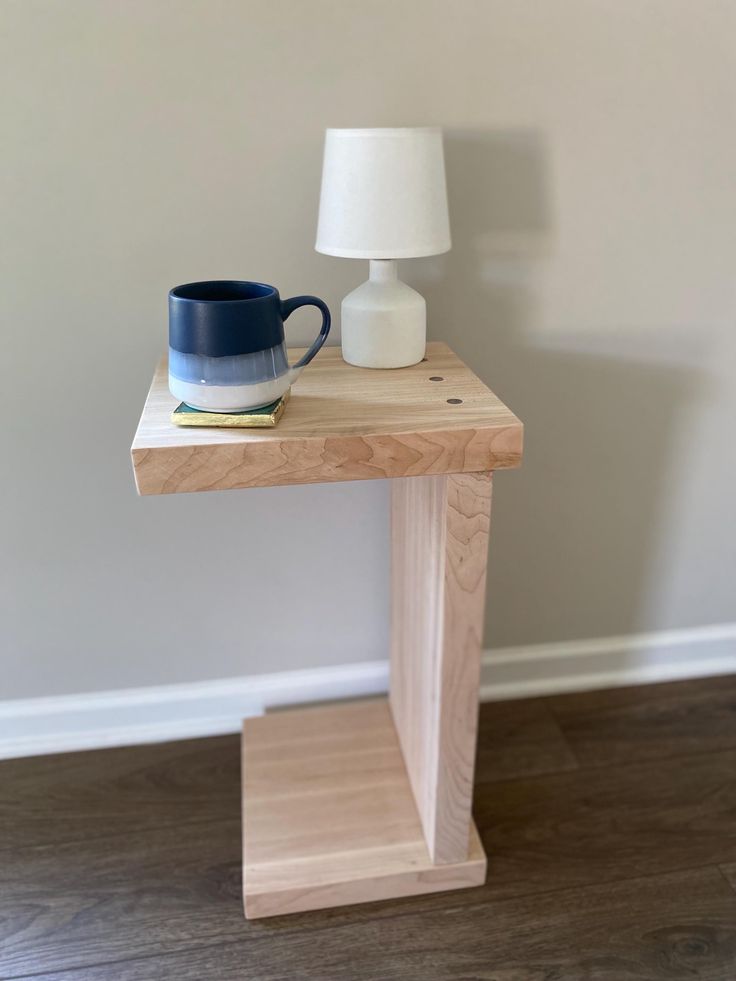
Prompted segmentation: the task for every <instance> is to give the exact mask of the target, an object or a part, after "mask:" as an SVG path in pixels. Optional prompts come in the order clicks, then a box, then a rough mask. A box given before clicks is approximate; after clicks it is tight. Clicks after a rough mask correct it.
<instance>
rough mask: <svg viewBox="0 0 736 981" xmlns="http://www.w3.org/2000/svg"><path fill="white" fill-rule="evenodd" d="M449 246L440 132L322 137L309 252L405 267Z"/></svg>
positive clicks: (350, 132) (344, 132) (331, 132)
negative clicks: (402, 262) (411, 260)
mask: <svg viewBox="0 0 736 981" xmlns="http://www.w3.org/2000/svg"><path fill="white" fill-rule="evenodd" d="M450 245H451V243H450V222H449V218H448V214H447V190H446V187H445V161H444V155H443V152H442V130H441V129H439V128H438V127H426V128H425V127H422V128H416V129H414V128H404V129H328V130H327V132H326V134H325V156H324V165H323V168H322V194H321V198H320V205H319V223H318V226H317V243H316V245H315V248H316V250H317V252H324V253H325V254H326V255H336V256H346V257H348V258H353V259H407V258H410V257H412V256H423V255H438V254H439V253H440V252H447V250H448V249H449V248H450Z"/></svg>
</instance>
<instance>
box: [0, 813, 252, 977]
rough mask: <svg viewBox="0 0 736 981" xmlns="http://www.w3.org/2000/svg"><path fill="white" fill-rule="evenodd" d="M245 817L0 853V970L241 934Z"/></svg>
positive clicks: (56, 966) (108, 957)
mask: <svg viewBox="0 0 736 981" xmlns="http://www.w3.org/2000/svg"><path fill="white" fill-rule="evenodd" d="M241 857H242V852H241V835H240V820H239V818H235V819H230V820H228V821H222V822H219V823H218V822H211V823H195V824H189V825H183V826H181V827H180V828H177V829H171V828H162V829H158V830H153V831H143V832H132V833H131V834H130V835H125V836H119V837H100V838H91V839H89V840H88V841H75V842H68V843H65V844H59V845H57V844H54V845H37V846H34V847H32V848H26V849H21V850H18V851H5V852H3V853H2V854H1V855H0V977H2V978H5V977H11V976H15V975H22V974H28V973H38V972H39V971H48V970H52V969H53V970H60V969H63V968H67V967H75V966H78V965H83V964H89V963H98V964H99V963H105V962H109V961H116V960H119V959H121V958H126V957H131V956H142V955H148V954H155V953H160V952H162V951H174V950H186V949H187V948H189V947H192V946H197V945H200V946H201V945H202V944H203V943H205V942H207V941H208V940H212V938H213V937H217V938H219V939H227V938H228V937H236V938H239V937H241V936H242V924H243V913H242V905H241V888H240V886H241Z"/></svg>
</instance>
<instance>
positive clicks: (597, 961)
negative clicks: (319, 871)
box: [0, 678, 736, 981]
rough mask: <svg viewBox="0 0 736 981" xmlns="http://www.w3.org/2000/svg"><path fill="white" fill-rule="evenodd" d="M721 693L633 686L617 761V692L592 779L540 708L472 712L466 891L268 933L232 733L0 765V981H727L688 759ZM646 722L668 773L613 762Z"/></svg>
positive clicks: (729, 755) (699, 788)
mask: <svg viewBox="0 0 736 981" xmlns="http://www.w3.org/2000/svg"><path fill="white" fill-rule="evenodd" d="M733 680H734V679H723V678H713V679H709V680H708V681H698V682H686V683H677V684H672V685H656V686H650V687H645V688H642V689H641V692H642V697H646V698H647V699H648V706H649V707H648V712H649V714H650V715H651V717H652V725H651V728H649V729H647V728H646V727H645V726H644V725H643V724H642V725H641V726H638V727H637V733H638V735H637V737H636V738H632V739H631V741H630V742H629V744H628V745H629V756H630V758H631V759H630V760H622V761H621V762H619V763H616V765H607V764H606V763H605V761H604V760H605V757H604V755H603V750H604V748H605V743H606V741H607V739H608V738H609V735H610V738H611V740H612V744H613V745H614V746H615V745H616V744H617V743H618V740H619V734H618V733H617V732H616V731H614V730H612V729H611V728H610V720H609V718H608V712H607V709H608V708H611V709H614V708H616V707H620V690H618V691H612V692H608V693H597V694H596V698H597V702H596V710H597V712H598V713H599V715H600V717H601V732H600V738H598V739H596V740H595V742H596V744H597V746H598V748H599V750H600V753H601V755H600V757H599V758H600V760H601V762H600V763H598V764H595V767H594V768H592V769H591V768H588V769H584V768H581V769H577V770H571V769H570V765H571V759H570V755H569V751H568V750H566V748H565V741H564V738H563V737H562V735H561V733H560V731H559V728H558V727H557V726H556V723H555V722H554V719H553V717H552V716H551V715H550V712H549V703H550V700H549V699H534V700H527V701H524V702H508V703H495V704H488V705H485V706H483V707H482V709H481V713H480V733H479V746H480V751H479V759H478V781H477V782H476V797H475V815H476V819H477V820H478V825H479V829H480V832H481V836H482V838H483V840H484V843H485V845H486V847H487V848H488V850H489V856H490V874H489V876H488V879H487V881H486V883H485V885H483V886H480V887H478V888H476V889H466V890H462V891H459V892H454V893H442V892H440V893H434V894H431V895H424V896H418V897H414V898H411V897H409V898H403V899H392V900H388V901H385V902H378V903H368V904H365V905H362V906H346V907H337V908H334V909H330V910H325V911H320V912H311V913H310V912H305V913H301V914H300V913H297V914H292V915H290V916H286V917H282V918H275V919H273V918H266V919H262V920H251V921H248V922H245V921H244V920H243V914H242V902H241V890H240V865H241V859H242V849H241V841H240V818H239V814H240V795H239V794H238V787H237V784H238V778H237V769H236V768H237V767H238V765H239V756H240V739H239V738H238V737H235V736H233V737H217V738H212V739H202V740H192V741H189V742H183V743H170V744H165V745H158V746H138V747H131V748H126V749H114V750H105V751H100V752H96V751H95V752H84V753H76V754H65V755H63V756H55V757H48V758H45V759H44V758H32V759H26V760H8V761H4V762H0V845H1V846H2V851H0V977H2V978H3V979H6V978H17V977H21V976H23V977H36V978H37V981H38V977H39V976H42V977H44V978H46V979H47V981H50V979H51V978H58V979H59V981H109V979H111V978H115V979H116V981H159V979H160V981H170V979H171V978H177V979H181V981H188V979H195V978H196V979H197V981H203V979H208V978H213V979H214V978H217V979H218V981H220V979H222V981H228V979H229V978H245V979H248V978H253V979H258V981H272V979H273V981H275V979H278V981H284V979H286V978H289V979H292V978H300V979H301V978H305V979H309V978H314V979H315V981H317V979H319V981H331V979H332V978H336V979H337V978H339V979H341V981H350V979H375V981H379V979H380V981H388V979H389V978H391V979H393V978H404V979H410V981H434V979H437V981H439V979H440V978H442V979H449V978H455V979H457V981H466V979H469V978H478V979H480V978H483V979H490V978H493V979H498V981H550V979H552V978H559V979H560V981H563V979H564V981H624V979H625V981H669V979H684V978H698V979H701V981H702V979H710V981H732V979H733V978H734V977H736V955H735V953H734V941H733V930H734V925H735V924H736V913H735V912H734V909H735V907H734V901H736V895H734V893H733V892H730V891H729V887H728V885H727V879H730V881H731V883H732V884H733V885H736V847H735V844H734V814H736V801H735V799H734V789H733V785H734V774H735V773H736V755H735V754H734V751H733V750H728V749H721V750H718V751H714V750H712V749H709V748H707V747H708V745H716V743H714V742H709V740H710V737H709V735H708V730H707V716H708V712H707V708H706V699H707V692H708V690H710V694H711V697H712V699H713V715H714V717H719V718H720V719H721V722H720V723H719V725H720V726H723V725H724V723H725V719H726V717H725V716H724V714H723V709H722V701H721V692H722V690H723V689H724V687H725V686H726V684H730V683H732V682H733ZM630 697H631V698H632V699H633V694H632V693H630ZM691 697H695V698H696V699H697V702H698V707H697V709H696V710H695V711H691V705H692V703H691ZM555 700H556V699H555ZM570 700H571V701H570V702H569V704H568V709H569V710H570V712H571V713H572V708H573V703H574V702H575V701H576V700H578V701H579V704H580V710H581V716H582V715H583V714H588V710H589V708H590V703H589V702H588V696H587V695H583V694H580V695H574V696H570ZM658 706H659V707H658ZM678 706H679V709H678ZM660 712H661V715H662V718H663V720H664V732H665V734H666V742H667V745H668V747H669V749H668V753H669V752H670V751H672V752H675V753H676V752H677V750H678V747H679V748H681V749H682V750H683V754H684V755H683V756H681V757H678V756H676V755H671V756H669V758H666V759H652V760H650V761H645V762H632V761H634V760H636V758H637V755H638V754H639V753H640V752H641V753H645V752H646V747H647V745H648V743H649V742H650V741H651V740H654V739H656V731H657V718H658V717H659V715H660ZM589 714H590V717H591V721H590V722H589V723H586V733H587V735H586V741H588V740H592V739H593V735H594V726H595V721H594V720H595V713H593V712H590V713H589ZM278 718H279V725H280V726H283V727H284V730H283V731H282V732H281V733H280V737H281V736H283V737H286V738H288V737H289V731H290V728H289V727H290V726H291V725H292V721H293V720H290V718H289V713H283V716H281V715H279V717H278ZM272 719H273V721H274V722H276V720H277V716H276V715H274V716H272ZM700 727H703V730H704V735H705V739H706V742H705V745H706V749H705V750H704V751H703V752H699V753H697V754H694V753H693V752H692V743H691V738H693V737H694V736H695V735H696V734H697V730H698V728H700ZM291 731H292V732H293V729H292V730H291ZM722 731H724V730H722ZM678 733H679V735H678ZM607 734H609V735H607ZM344 735H345V737H346V738H347V739H348V744H349V748H350V751H352V750H354V749H355V748H356V743H350V742H349V740H350V734H348V733H345V734H344ZM357 738H358V737H356V739H357ZM718 738H719V739H720V738H721V737H720V736H719V737H718ZM278 742H279V740H278V739H275V740H274V744H273V745H272V747H271V749H270V759H271V760H272V761H276V762H277V761H278V759H279V749H278ZM638 743H641V746H642V748H641V750H640V749H639V748H638ZM663 745H664V744H663ZM292 746H293V747H294V752H295V753H296V752H297V749H296V746H295V745H294V744H293V743H292ZM304 752H306V753H307V755H309V752H308V750H307V749H304V750H302V753H304ZM555 768H556V769H557V770H559V771H560V772H558V773H557V775H553V774H552V773H551V771H552V770H554V769H555ZM542 771H544V773H543V774H542ZM535 774H536V775H535ZM190 818H191V823H186V821H188V820H189V819H190ZM177 822H178V823H177ZM182 822H184V823H182ZM716 867H717V868H716Z"/></svg>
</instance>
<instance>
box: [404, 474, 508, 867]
mask: <svg viewBox="0 0 736 981" xmlns="http://www.w3.org/2000/svg"><path fill="white" fill-rule="evenodd" d="M490 506H491V474H489V473H487V474H459V475H451V476H442V477H406V478H403V479H400V480H395V481H393V482H392V504H391V548H392V570H393V571H392V578H393V583H392V600H391V685H390V700H391V708H392V712H393V717H394V721H395V724H396V730H397V732H398V735H399V741H400V743H401V747H402V750H403V753H404V760H405V762H406V767H407V770H408V772H409V778H410V781H411V785H412V789H413V791H414V797H415V800H416V803H417V808H418V810H419V814H420V817H421V819H422V824H423V827H424V833H425V838H426V841H427V847H428V849H429V852H430V855H431V856H432V858H433V860H434V861H435V862H437V863H444V862H458V861H461V860H462V858H463V856H464V854H465V850H466V849H467V841H468V829H469V826H470V806H471V800H472V793H473V766H474V759H475V743H476V732H477V714H478V685H479V680H480V651H481V641H482V634H483V609H484V604H485V573H486V556H487V549H488V530H489V521H490Z"/></svg>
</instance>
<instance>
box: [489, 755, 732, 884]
mask: <svg viewBox="0 0 736 981" xmlns="http://www.w3.org/2000/svg"><path fill="white" fill-rule="evenodd" d="M491 788H492V791H491ZM474 814H475V820H476V823H477V825H478V828H479V830H480V832H481V835H482V838H483V844H484V846H485V849H486V851H487V853H488V857H489V865H488V878H489V882H492V883H493V884H494V889H495V892H496V894H497V895H502V894H507V893H509V892H510V893H511V894H514V895H518V894H519V893H520V892H528V893H534V892H537V891H542V890H544V889H554V888H562V887H571V886H581V885H587V884H590V883H593V882H605V881H608V880H614V879H622V878H632V877H635V876H637V875H658V874H660V873H662V872H665V871H672V870H674V869H683V868H690V867H695V866H705V865H717V864H720V863H724V864H725V863H729V862H736V750H724V751H722V752H719V753H713V754H708V755H707V756H682V757H676V758H672V759H668V760H652V761H650V762H646V763H631V764H619V765H616V766H608V767H600V768H591V769H583V768H581V769H580V770H576V771H570V772H568V773H559V774H555V775H550V776H540V777H537V778H535V779H520V780H506V781H504V782H499V783H493V784H484V785H483V786H481V787H479V788H478V789H477V793H476V801H475V809H474Z"/></svg>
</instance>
